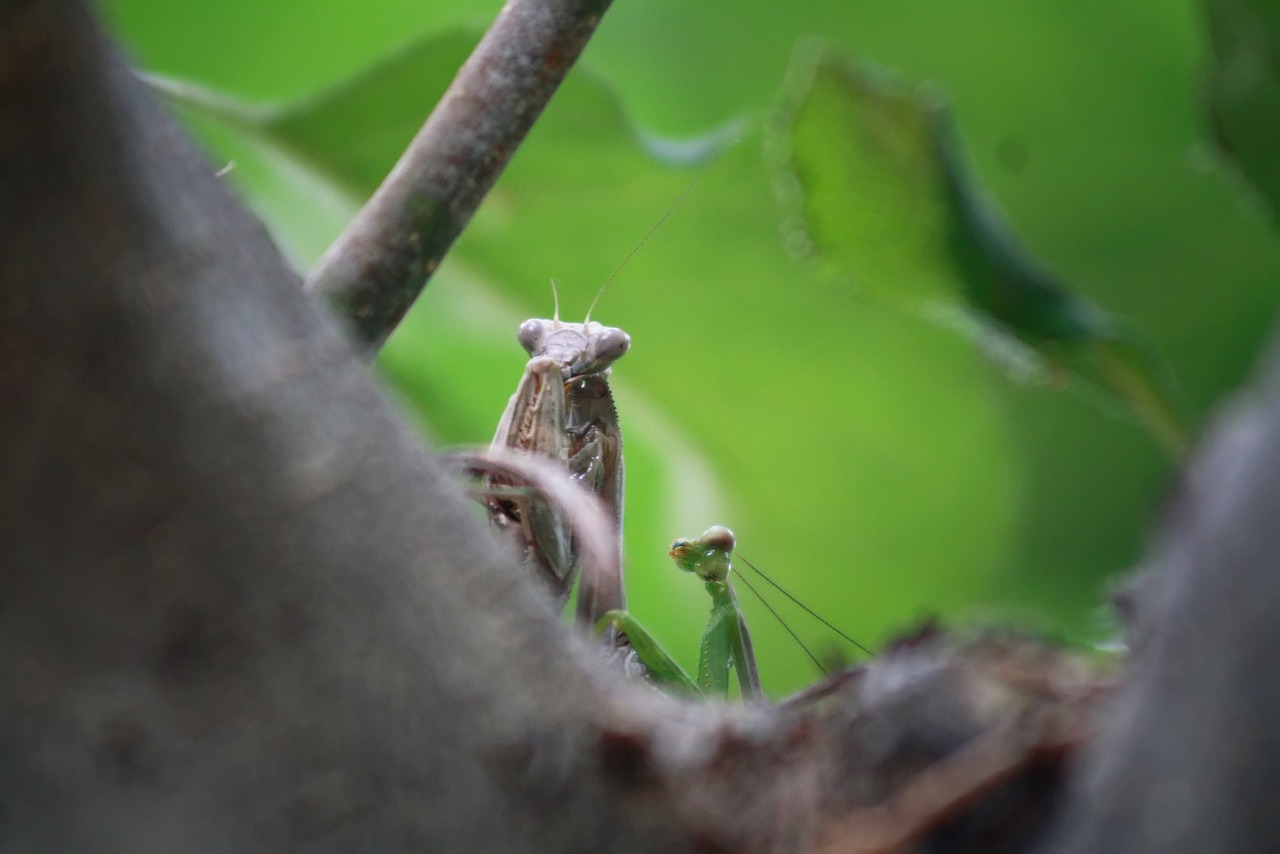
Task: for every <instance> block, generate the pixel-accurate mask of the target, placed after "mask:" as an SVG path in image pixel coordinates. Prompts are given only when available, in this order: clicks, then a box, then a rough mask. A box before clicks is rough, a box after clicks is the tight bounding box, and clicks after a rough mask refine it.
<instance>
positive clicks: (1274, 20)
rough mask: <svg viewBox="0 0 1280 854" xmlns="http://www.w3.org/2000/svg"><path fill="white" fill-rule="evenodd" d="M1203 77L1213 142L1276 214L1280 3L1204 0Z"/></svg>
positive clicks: (1279, 201)
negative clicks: (1206, 63) (1206, 62)
mask: <svg viewBox="0 0 1280 854" xmlns="http://www.w3.org/2000/svg"><path fill="white" fill-rule="evenodd" d="M1204 8H1205V19H1206V30H1207V31H1208V36H1209V43H1210V45H1211V46H1212V48H1213V58H1212V63H1211V65H1210V67H1209V74H1208V79H1207V81H1206V84H1207V91H1208V101H1209V104H1208V106H1209V120H1210V123H1211V125H1212V127H1213V131H1214V136H1215V138H1216V139H1217V142H1218V145H1219V146H1220V147H1221V148H1222V150H1223V151H1224V152H1226V153H1227V155H1228V156H1230V157H1231V158H1232V159H1233V160H1234V161H1235V163H1236V165H1237V166H1238V168H1239V169H1240V171H1241V172H1242V173H1243V174H1244V176H1245V178H1247V179H1248V180H1249V181H1250V183H1252V185H1253V187H1254V189H1256V190H1257V191H1258V192H1259V193H1261V194H1262V196H1263V197H1264V198H1265V199H1266V201H1267V203H1268V204H1269V205H1270V207H1271V212H1272V215H1273V216H1275V215H1277V214H1280V4H1276V3H1275V2H1271V0H1205V3H1204Z"/></svg>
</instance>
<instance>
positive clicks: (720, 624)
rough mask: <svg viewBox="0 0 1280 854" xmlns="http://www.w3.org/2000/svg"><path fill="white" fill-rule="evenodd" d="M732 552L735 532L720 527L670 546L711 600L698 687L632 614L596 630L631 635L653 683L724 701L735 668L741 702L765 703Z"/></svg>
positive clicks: (610, 618)
mask: <svg viewBox="0 0 1280 854" xmlns="http://www.w3.org/2000/svg"><path fill="white" fill-rule="evenodd" d="M733 548H734V537H733V532H732V531H730V530H729V529H728V528H725V527H723V526H721V525H715V526H713V527H711V528H708V529H707V531H706V532H705V533H704V534H703V535H702V536H701V537H699V538H698V539H696V540H686V539H679V540H676V541H675V542H674V543H672V545H671V551H670V553H669V554H670V556H671V558H672V560H674V561H675V562H676V566H677V567H679V568H680V569H681V570H683V571H684V572H691V573H693V574H695V575H697V576H698V577H699V578H701V579H702V581H703V582H704V583H705V584H706V587H707V593H708V594H709V595H710V596H711V617H710V619H709V620H708V621H707V627H706V629H704V630H703V633H702V646H701V650H700V651H699V654H698V678H697V681H696V682H695V681H694V680H693V679H692V678H690V676H689V674H688V673H686V672H685V671H684V668H682V667H681V666H680V665H679V664H677V663H676V662H675V660H674V659H672V658H671V656H670V655H669V654H668V653H667V651H666V650H664V649H663V648H662V646H661V645H660V644H659V643H658V642H657V641H656V640H655V639H654V638H653V636H652V635H651V634H649V632H648V630H646V629H645V628H644V627H643V626H642V625H640V623H639V622H637V621H636V619H635V618H634V617H633V616H631V614H629V613H628V612H626V611H624V610H621V609H618V610H613V611H610V612H608V613H607V614H605V615H604V616H603V617H602V618H601V619H600V621H599V623H598V624H597V627H596V628H597V631H600V632H603V631H607V630H609V629H612V630H613V631H615V632H620V633H622V634H624V635H626V637H627V639H628V640H629V641H630V643H631V648H632V649H633V650H635V653H636V656H637V657H638V658H639V659H640V663H642V664H643V665H644V666H645V667H646V668H647V669H648V671H649V676H650V678H651V679H653V680H654V681H657V682H660V683H663V684H666V685H669V686H671V687H674V688H676V689H677V690H681V691H684V692H687V693H690V694H694V695H698V694H702V695H714V696H719V697H724V696H727V694H728V692H729V670H730V668H732V669H733V671H734V672H735V673H736V675H737V678H738V690H739V691H740V692H741V693H742V698H743V699H744V700H758V699H760V698H761V696H763V695H762V693H761V690H760V674H759V672H758V671H757V670H756V656H755V652H754V651H753V650H752V648H751V634H750V632H748V631H747V621H746V619H745V618H744V617H743V615H742V609H741V608H740V607H739V606H738V597H737V595H736V594H735V593H734V591H733V585H732V584H731V583H730V580H729V576H730V573H731V572H732V571H733V564H732V559H731V558H732V555H733Z"/></svg>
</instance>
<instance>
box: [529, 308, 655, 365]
mask: <svg viewBox="0 0 1280 854" xmlns="http://www.w3.org/2000/svg"><path fill="white" fill-rule="evenodd" d="M518 337H519V340H520V346H521V347H524V349H525V351H526V352H527V353H528V354H529V355H530V356H547V357H549V358H551V359H554V360H555V361H556V363H557V364H559V365H560V373H561V374H563V375H564V378H565V379H566V380H569V379H572V378H573V377H580V376H583V375H585V374H598V373H602V372H603V371H607V370H608V369H609V367H610V366H611V365H612V364H613V363H614V362H616V361H618V359H621V358H622V357H623V356H624V355H626V352H627V350H629V349H631V336H630V335H628V334H627V333H625V332H623V331H622V330H621V329H618V328H616V327H613V326H604V325H602V324H599V323H593V322H591V321H587V322H586V323H564V322H562V321H560V320H537V319H534V320H526V321H525V322H524V323H522V324H520V332H519V335H518Z"/></svg>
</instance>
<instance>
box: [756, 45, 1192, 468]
mask: <svg viewBox="0 0 1280 854" xmlns="http://www.w3.org/2000/svg"><path fill="white" fill-rule="evenodd" d="M800 62H801V71H800V72H799V75H798V76H799V77H800V78H801V82H800V84H799V85H798V86H796V87H795V88H796V90H797V91H796V93H795V94H794V95H793V96H792V100H791V103H790V105H789V108H788V110H787V115H786V116H785V118H784V120H783V123H782V125H781V133H782V135H783V138H782V140H781V141H780V142H779V143H778V145H779V148H780V149H781V150H782V151H783V153H784V187H785V188H786V189H785V191H784V197H785V198H786V200H787V201H788V202H789V203H790V205H791V206H792V209H793V217H792V228H793V232H792V235H791V240H790V243H791V245H792V246H793V247H800V248H801V249H802V251H807V252H808V253H810V254H813V255H816V256H818V257H819V258H821V259H822V260H823V261H824V262H825V263H826V264H828V265H830V267H831V268H832V270H833V271H834V272H835V273H836V274H837V275H840V276H842V277H844V278H847V279H848V280H850V281H852V282H853V283H854V284H856V285H857V286H858V287H859V289H860V290H861V291H863V292H864V293H865V294H867V295H868V296H871V297H873V298H878V299H881V300H884V301H888V302H890V303H893V304H898V305H903V306H906V307H908V308H909V309H911V310H912V311H915V312H917V313H920V314H923V315H926V316H929V317H932V318H934V319H936V320H942V321H944V322H945V323H947V324H948V325H951V326H953V327H955V328H959V329H963V330H964V331H967V332H969V333H970V334H972V335H974V336H975V337H978V338H979V339H981V340H985V341H987V342H991V341H993V340H994V341H1001V340H1005V339H1007V340H1005V341H1004V343H1005V345H1006V346H1004V347H1003V348H1000V349H1002V350H1003V351H1004V352H1006V353H1008V354H1009V356H1007V357H1006V358H1010V357H1011V358H1012V360H1013V361H1014V362H1015V363H1016V364H1018V365H1020V366H1021V367H1022V368H1023V369H1024V373H1026V372H1027V371H1026V369H1028V368H1029V369H1030V373H1032V374H1034V375H1037V376H1040V377H1061V376H1063V375H1064V374H1065V375H1068V376H1070V377H1071V378H1073V379H1076V380H1080V381H1084V382H1086V383H1088V384H1090V385H1092V386H1094V387H1095V388H1096V389H1097V390H1099V391H1101V392H1102V393H1103V395H1104V396H1105V397H1107V398H1111V399H1113V400H1114V401H1117V402H1122V403H1123V404H1124V405H1125V406H1126V407H1127V408H1128V410H1129V411H1131V412H1133V413H1134V414H1135V415H1137V416H1138V417H1139V418H1140V419H1141V420H1142V422H1143V423H1144V424H1145V425H1146V426H1147V427H1148V429H1149V430H1150V431H1151V432H1152V433H1153V435H1154V436H1155V437H1156V438H1157V439H1158V440H1159V441H1160V442H1161V443H1162V444H1163V445H1164V446H1165V447H1166V448H1167V449H1168V450H1169V451H1170V452H1172V453H1174V454H1181V453H1182V452H1183V451H1184V450H1185V449H1186V446H1187V442H1188V433H1189V430H1188V426H1187V420H1186V417H1185V415H1184V414H1183V405H1182V403H1181V402H1180V400H1179V398H1178V395H1177V392H1176V390H1175V389H1174V387H1173V385H1172V383H1171V382H1170V377H1169V374H1168V371H1167V369H1166V368H1165V367H1164V365H1163V362H1162V360H1161V359H1160V358H1159V357H1158V355H1157V353H1156V352H1155V350H1154V349H1153V348H1152V347H1151V346H1150V345H1148V344H1147V343H1145V341H1144V339H1143V338H1142V336H1141V335H1139V334H1138V333H1136V332H1135V331H1133V329H1132V327H1131V325H1130V324H1127V323H1122V322H1121V321H1119V320H1118V319H1116V318H1114V317H1113V316H1111V315H1109V314H1107V313H1106V312H1104V311H1103V310H1102V309H1100V308H1099V307H1098V306H1096V305H1095V304H1094V303H1092V302H1091V301H1089V300H1088V299H1087V298H1085V297H1083V296H1081V295H1080V294H1078V293H1076V292H1075V291H1073V290H1071V289H1069V288H1068V287H1067V286H1066V285H1065V284H1064V283H1063V282H1062V281H1061V280H1060V279H1059V278H1057V277H1056V276H1054V275H1053V274H1052V273H1050V272H1049V271H1048V270H1047V269H1046V268H1045V267H1044V266H1043V265H1042V264H1041V263H1040V262H1039V260H1038V259H1036V258H1034V257H1033V256H1032V255H1031V254H1030V253H1029V252H1028V251H1027V250H1025V249H1024V248H1023V247H1022V245H1021V244H1020V243H1019V242H1018V240H1017V239H1016V238H1015V237H1014V235H1013V233H1012V231H1011V230H1010V229H1009V227H1008V226H1007V225H1006V223H1005V222H1004V220H1003V219H1001V218H1000V217H999V215H998V214H997V213H996V211H995V209H994V207H993V206H992V205H991V204H990V202H989V201H988V200H987V198H986V197H985V196H984V195H983V193H982V192H981V191H980V190H979V189H978V188H976V186H975V183H974V180H973V179H972V178H971V176H970V174H969V172H968V170H967V167H966V166H965V164H964V162H963V157H962V155H961V150H960V145H959V140H958V136H957V133H956V130H955V128H954V125H953V122H952V119H951V116H950V113H949V111H948V110H947V108H946V106H945V104H944V103H943V101H942V100H941V98H940V96H938V94H937V93H936V92H933V91H931V90H928V89H924V88H913V87H909V86H907V85H905V84H903V83H901V82H899V81H896V80H894V79H891V78H889V77H887V76H886V75H884V74H883V73H877V72H874V71H870V70H868V69H866V68H857V67H854V66H852V65H850V64H848V63H846V62H843V61H841V60H839V59H836V58H832V57H828V56H822V55H819V56H818V58H817V59H816V61H815V60H814V59H812V58H809V57H804V58H802V59H801V61H800ZM966 318H967V319H969V320H971V321H972V322H965V319H966Z"/></svg>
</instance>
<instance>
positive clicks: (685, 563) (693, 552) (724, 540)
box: [668, 525, 734, 584]
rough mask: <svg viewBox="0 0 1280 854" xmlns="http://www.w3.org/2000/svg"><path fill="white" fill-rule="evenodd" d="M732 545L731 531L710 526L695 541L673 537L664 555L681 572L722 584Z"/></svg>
mask: <svg viewBox="0 0 1280 854" xmlns="http://www.w3.org/2000/svg"><path fill="white" fill-rule="evenodd" d="M733 546H734V539H733V531H730V530H729V529H728V528H726V527H724V526H722V525H714V526H712V527H710V528H708V529H707V530H706V531H705V532H704V533H703V534H702V536H701V537H699V538H698V539H696V540H685V539H680V540H676V541H675V542H674V543H672V544H671V551H670V552H668V554H669V555H670V556H671V559H672V560H674V561H675V562H676V566H678V567H680V569H682V570H683V571H685V572H692V573H694V574H695V575H697V576H698V577H699V578H701V579H702V580H703V581H705V582H707V583H708V584H724V583H726V582H727V581H728V580H729V572H730V571H731V570H732V565H731V564H730V556H731V555H732V554H733Z"/></svg>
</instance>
